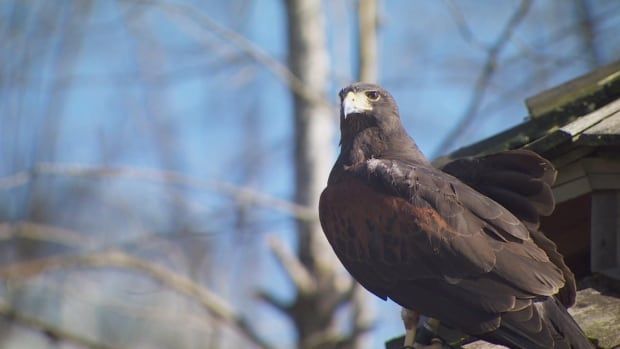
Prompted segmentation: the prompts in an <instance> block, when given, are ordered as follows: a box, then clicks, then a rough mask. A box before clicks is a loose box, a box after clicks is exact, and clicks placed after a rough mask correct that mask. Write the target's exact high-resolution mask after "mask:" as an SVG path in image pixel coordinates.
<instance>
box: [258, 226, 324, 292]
mask: <svg viewBox="0 0 620 349" xmlns="http://www.w3.org/2000/svg"><path fill="white" fill-rule="evenodd" d="M267 241H268V244H269V248H270V249H271V252H272V253H273V255H274V256H275V257H276V260H277V261H278V263H279V264H280V266H281V267H282V269H284V271H285V272H286V275H287V276H288V277H289V279H290V280H291V281H292V282H293V284H295V288H296V289H297V291H298V292H300V293H301V294H306V295H307V294H311V293H313V292H314V291H316V282H315V280H314V278H313V277H312V274H310V271H308V269H307V268H306V267H305V266H304V265H303V264H302V263H301V261H300V260H299V258H298V257H297V256H295V254H294V253H293V251H291V250H290V249H289V248H288V247H287V246H286V245H285V244H284V243H282V241H281V240H280V239H278V238H277V237H275V236H269V237H268V240H267Z"/></svg>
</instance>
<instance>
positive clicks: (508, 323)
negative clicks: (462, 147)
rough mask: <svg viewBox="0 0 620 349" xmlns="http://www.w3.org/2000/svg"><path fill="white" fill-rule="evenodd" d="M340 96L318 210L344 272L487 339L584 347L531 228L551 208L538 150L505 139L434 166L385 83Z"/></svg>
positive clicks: (548, 177) (568, 278)
mask: <svg viewBox="0 0 620 349" xmlns="http://www.w3.org/2000/svg"><path fill="white" fill-rule="evenodd" d="M340 98H341V100H342V106H341V113H340V129H341V153H340V156H339V157H338V160H337V161H336V164H335V165H334V168H333V169H332V172H331V173H330V177H329V182H328V186H327V188H326V189H325V190H324V192H323V194H322V195H321V201H320V205H319V213H320V218H321V225H322V227H323V230H324V231H325V235H326V236H327V238H328V240H329V242H330V243H331V245H332V247H333V248H334V251H335V252H336V254H337V255H338V257H339V258H340V260H341V261H342V263H343V264H344V266H345V267H346V268H347V270H348V271H349V272H350V273H351V274H352V275H353V277H354V278H355V279H357V280H358V281H359V282H360V283H361V284H362V285H363V286H364V287H365V288H366V289H368V290H369V291H370V292H372V293H374V294H375V295H377V296H379V297H381V298H383V299H387V298H390V299H392V300H394V301H395V302H397V303H399V304H401V305H402V306H404V307H406V308H408V309H412V310H416V311H419V312H421V313H422V314H425V315H427V316H431V317H434V318H437V319H439V320H440V321H441V322H442V323H444V324H446V325H448V326H451V327H455V328H458V329H460V330H462V331H464V332H467V333H469V334H471V335H474V336H476V337H479V338H482V339H485V340H488V341H490V342H494V343H498V344H503V345H507V346H509V347H512V348H528V349H530V348H554V347H556V348H590V347H591V345H590V343H589V342H588V340H587V339H586V338H585V336H584V334H583V332H582V331H581V329H580V328H579V326H578V325H577V324H576V323H575V322H574V320H573V319H572V318H571V317H570V315H569V314H568V312H567V311H566V308H565V306H564V305H566V306H569V305H571V304H572V303H574V298H575V285H574V278H573V276H572V273H571V272H570V270H569V269H568V268H567V267H566V265H565V264H564V261H563V259H562V256H561V255H560V254H559V253H558V252H557V251H556V248H555V245H554V244H553V242H551V241H550V240H548V239H547V238H546V237H545V236H544V235H543V234H542V233H540V232H539V231H538V225H539V217H540V215H548V214H550V213H551V212H552V211H553V208H554V200H553V195H552V192H551V189H550V186H551V184H552V183H553V181H554V180H555V169H554V168H553V166H552V165H551V163H549V161H547V160H545V159H543V158H541V157H540V156H538V155H536V154H535V153H532V152H529V151H525V150H515V151H508V152H503V153H499V154H495V155H489V156H486V157H480V158H473V159H462V160H457V161H454V162H452V163H449V164H447V165H446V166H445V167H444V168H443V171H442V170H439V169H436V168H434V167H433V166H431V164H430V163H429V161H428V160H427V159H426V158H425V157H424V155H423V154H422V153H421V152H420V150H419V149H418V148H417V146H416V144H415V143H414V141H413V140H412V139H411V138H410V137H409V136H408V135H407V133H406V131H405V129H404V128H403V126H402V124H401V121H400V117H399V113H398V109H397V106H396V102H395V101H394V99H393V98H392V96H391V95H390V94H389V93H388V92H387V91H385V90H384V89H382V88H380V87H379V86H375V85H371V84H363V83H356V84H353V85H351V86H349V87H347V88H345V89H343V90H342V91H341V92H340ZM558 293H559V297H557V298H556V296H557V295H558ZM560 302H562V303H563V304H564V305H563V304H562V303H560Z"/></svg>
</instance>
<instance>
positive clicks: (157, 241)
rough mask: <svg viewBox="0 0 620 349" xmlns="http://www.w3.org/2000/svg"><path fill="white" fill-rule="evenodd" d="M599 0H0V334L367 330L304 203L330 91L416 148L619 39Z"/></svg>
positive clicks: (23, 338) (262, 340)
mask: <svg viewBox="0 0 620 349" xmlns="http://www.w3.org/2000/svg"><path fill="white" fill-rule="evenodd" d="M618 32H620V3H619V2H618V1H614V0H569V1H551V0H539V1H528V0H520V1H517V0H511V1H508V0H505V1H476V0H445V1H406V0H358V1H354V0H333V1H332V0H330V1H319V0H284V1H275V0H231V1H218V0H201V1H198V0H56V1H49V0H0V280H1V281H0V347H2V348H57V347H61V348H82V347H85V348H246V347H257V348H291V347H300V348H356V349H360V348H376V347H379V346H380V345H381V343H382V342H383V341H385V340H386V339H387V338H389V337H392V336H395V335H398V334H401V333H402V327H401V324H400V316H399V307H397V306H395V305H394V304H393V303H384V302H379V301H377V300H375V299H374V298H372V297H370V296H369V295H368V294H367V293H366V292H365V291H363V290H361V289H360V288H359V287H358V286H356V285H355V284H354V283H352V282H351V280H350V278H349V277H348V275H347V274H346V272H344V270H343V269H342V268H341V267H340V266H339V263H338V262H337V260H335V257H334V255H333V254H332V252H331V249H330V248H329V246H328V245H327V244H326V241H325V240H324V238H323V236H322V232H321V230H320V227H319V225H318V219H317V208H316V204H317V200H318V195H319V194H320V190H321V189H322V187H323V186H324V185H325V181H326V178H327V174H328V172H329V169H330V167H331V165H332V163H333V161H334V158H335V154H336V152H337V141H338V140H337V130H338V126H337V121H338V110H337V97H336V93H337V91H338V90H339V89H340V88H341V87H343V86H344V85H347V84H348V83H350V82H352V81H355V80H358V79H363V80H367V81H375V80H376V81H378V82H379V83H381V84H382V85H384V86H385V87H386V88H387V89H388V90H390V91H392V92H393V94H394V96H395V97H396V99H397V101H398V102H399V104H400V109H401V114H402V116H403V119H404V122H405V125H406V126H407V128H408V129H409V131H410V133H411V134H412V136H413V137H414V138H415V139H416V140H417V142H418V144H419V145H420V146H421V148H422V149H423V150H424V151H425V152H426V154H428V155H430V156H437V155H440V154H444V153H446V152H447V151H450V150H454V149H456V148H458V147H459V146H462V145H465V144H468V143H471V142H473V141H475V140H478V139H480V138H483V137H485V136H489V135H491V134H493V133H495V132H497V131H499V130H502V129H505V128H507V127H509V126H512V125H515V124H517V123H519V122H521V121H522V117H523V115H526V111H525V109H524V106H523V100H524V99H525V98H526V97H528V96H531V95H533V94H536V93H537V92H539V91H541V90H543V89H545V88H548V87H551V86H554V85H557V84H558V83H560V82H563V81H565V80H568V79H570V78H572V77H575V76H577V75H579V74H582V73H585V72H587V71H588V70H591V69H592V68H595V67H597V66H599V65H602V64H606V63H609V62H611V61H613V60H615V59H618V57H620V38H619V37H618V34H617V33H618Z"/></svg>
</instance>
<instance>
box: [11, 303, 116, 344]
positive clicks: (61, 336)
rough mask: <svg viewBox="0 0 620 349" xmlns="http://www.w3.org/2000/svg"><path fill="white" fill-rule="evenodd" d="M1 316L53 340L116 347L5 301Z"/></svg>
mask: <svg viewBox="0 0 620 349" xmlns="http://www.w3.org/2000/svg"><path fill="white" fill-rule="evenodd" d="M0 316H1V317H3V318H5V319H6V320H7V321H10V322H14V323H17V324H19V325H21V326H24V327H27V328H30V329H32V330H35V331H38V332H41V333H42V334H43V335H45V336H46V337H48V338H49V339H50V340H52V341H63V342H69V343H72V344H75V345H78V346H81V347H84V348H90V349H115V348H116V347H113V346H109V345H106V344H103V343H98V342H96V341H93V340H91V339H88V338H85V337H82V336H80V335H78V334H76V333H72V332H70V331H67V330H64V329H62V328H60V327H57V326H54V325H52V324H49V323H47V322H45V321H42V320H40V319H38V318H34V317H30V316H27V315H24V314H22V313H21V312H19V311H18V310H17V309H15V308H13V307H11V306H10V305H9V304H8V303H6V302H5V301H0Z"/></svg>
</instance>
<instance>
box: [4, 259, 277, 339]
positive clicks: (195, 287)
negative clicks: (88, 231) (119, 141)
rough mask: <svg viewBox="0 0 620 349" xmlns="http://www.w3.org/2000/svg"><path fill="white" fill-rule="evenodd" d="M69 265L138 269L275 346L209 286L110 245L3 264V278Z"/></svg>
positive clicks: (248, 334) (25, 276)
mask: <svg viewBox="0 0 620 349" xmlns="http://www.w3.org/2000/svg"><path fill="white" fill-rule="evenodd" d="M68 268H120V269H124V270H135V271H138V272H140V273H142V274H143V275H147V276H150V277H151V278H152V279H154V280H156V281H158V282H160V283H162V284H164V285H166V286H168V287H170V288H171V289H174V290H176V291H177V292H179V293H181V294H184V295H186V296H188V297H190V298H191V299H194V300H196V301H197V302H198V303H200V304H201V305H202V306H203V307H204V308H205V309H206V310H207V311H208V312H209V313H210V314H212V315H213V316H214V317H215V318H216V319H219V320H222V321H223V322H224V323H226V324H229V325H232V326H233V327H234V328H236V329H237V330H238V331H239V332H240V333H241V334H243V335H244V336H245V337H246V338H247V339H249V340H250V341H251V342H252V343H254V344H256V345H258V346H259V347H261V348H271V346H270V345H269V344H268V343H266V342H265V341H264V340H263V339H262V338H261V337H260V336H259V335H258V334H257V333H256V332H255V331H254V329H253V328H252V327H250V325H249V323H248V321H247V320H246V319H245V318H243V317H242V316H241V315H239V314H237V313H236V312H235V311H234V310H233V309H232V307H231V306H230V305H228V304H227V303H226V302H225V301H224V300H223V299H221V298H220V297H219V296H217V295H216V294H214V293H213V292H211V291H210V290H208V289H207V288H205V287H203V286H201V285H199V284H197V283H196V282H194V281H192V280H191V279H189V278H187V277H185V276H183V275H180V274H178V273H175V272H173V271H171V270H169V269H168V268H165V267H163V266H161V265H157V264H154V263H151V262H149V261H146V260H144V259H141V258H138V257H134V256H131V255H128V254H126V253H124V252H122V251H119V250H115V249H110V250H107V251H102V252H98V253H90V254H87V255H61V256H54V257H48V258H42V259H37V260H31V261H27V262H17V263H13V264H9V265H6V266H3V267H0V278H11V279H20V278H28V277H33V276H36V275H38V274H41V273H44V272H47V271H51V270H58V269H68Z"/></svg>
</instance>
